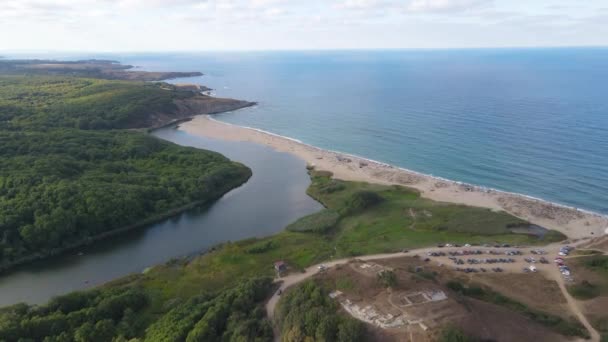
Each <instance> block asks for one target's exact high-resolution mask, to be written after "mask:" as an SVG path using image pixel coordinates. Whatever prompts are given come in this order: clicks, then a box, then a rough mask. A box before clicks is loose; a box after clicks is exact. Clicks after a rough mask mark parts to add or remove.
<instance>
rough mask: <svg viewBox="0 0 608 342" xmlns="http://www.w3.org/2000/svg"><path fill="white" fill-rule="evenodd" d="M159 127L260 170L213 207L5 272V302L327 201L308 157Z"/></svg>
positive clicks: (196, 247) (107, 274)
mask: <svg viewBox="0 0 608 342" xmlns="http://www.w3.org/2000/svg"><path fill="white" fill-rule="evenodd" d="M153 134H154V135H155V136H157V137H159V138H162V139H165V140H168V141H171V142H174V143H177V144H180V145H187V146H194V147H198V148H205V149H209V150H213V151H217V152H219V153H222V154H224V155H225V156H227V157H228V158H230V159H232V160H236V161H239V162H241V163H243V164H245V165H247V166H248V167H250V168H251V169H252V170H253V176H252V177H251V179H250V180H249V181H248V182H247V183H246V184H245V185H243V186H242V187H240V188H238V189H235V190H233V191H231V192H229V193H228V194H226V195H225V196H224V197H222V198H221V199H220V200H218V201H217V202H215V203H214V204H212V205H211V206H209V207H207V208H201V209H196V210H191V211H189V212H186V213H184V214H182V215H179V216H177V217H175V218H172V219H168V220H165V221H162V222H160V223H157V224H154V225H152V226H150V227H148V228H143V229H140V230H137V231H133V232H130V233H127V234H124V235H120V236H117V237H115V238H111V239H109V240H105V241H102V242H96V243H95V245H94V246H88V247H86V248H82V249H80V250H78V251H74V252H72V253H69V254H66V255H63V256H60V257H56V258H51V259H50V260H45V261H40V262H37V263H34V264H30V265H25V266H23V267H19V268H17V269H16V270H14V271H13V272H10V273H5V274H2V275H0V306H4V305H10V304H14V303H18V302H27V303H43V302H45V301H47V300H48V299H50V298H51V297H53V296H56V295H60V294H64V293H67V292H70V291H74V290H81V289H85V288H90V287H94V286H98V285H100V284H103V283H105V282H107V281H109V280H112V279H115V278H118V277H121V276H124V275H127V274H130V273H134V272H141V271H142V270H144V269H145V268H146V267H149V266H152V265H155V264H159V263H162V262H165V261H168V260H170V259H172V258H175V257H181V256H187V255H191V254H195V253H199V252H201V251H204V250H206V249H208V248H209V247H212V246H214V245H216V244H218V243H221V242H225V241H235V240H241V239H245V238H249V237H261V236H266V235H271V234H273V233H276V232H278V231H280V230H282V229H283V228H284V227H285V226H286V225H287V224H289V223H290V222H292V221H294V220H296V219H297V218H299V217H301V216H304V215H307V214H310V213H313V212H315V211H318V210H320V209H321V208H322V206H321V205H320V204H319V203H317V202H316V201H314V200H313V199H312V198H310V197H308V196H307V195H306V193H305V191H306V188H307V187H308V185H309V184H310V179H309V178H308V175H307V174H306V168H305V163H304V161H302V160H299V159H297V158H295V157H294V156H291V155H289V154H286V153H280V152H276V151H274V150H272V149H270V148H268V147H266V146H262V145H256V144H252V143H246V142H227V141H219V140H214V139H207V138H202V137H197V136H193V135H189V134H187V133H185V132H183V131H180V130H177V129H174V128H164V129H161V130H157V131H155V132H154V133H153ZM80 254H81V255H80Z"/></svg>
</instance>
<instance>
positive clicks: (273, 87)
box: [86, 48, 608, 213]
mask: <svg viewBox="0 0 608 342" xmlns="http://www.w3.org/2000/svg"><path fill="white" fill-rule="evenodd" d="M86 57H98V58H99V57H106V58H113V59H118V60H121V61H123V62H126V63H131V64H134V65H138V66H141V67H142V68H143V69H145V70H181V71H201V72H203V73H205V76H203V77H198V78H191V79H184V80H176V81H177V82H197V83H200V84H204V85H207V86H210V87H212V88H214V89H215V92H214V93H215V94H217V95H218V96H230V97H235V98H240V99H247V100H252V101H257V102H259V105H258V106H257V107H255V108H249V109H245V110H241V111H237V112H234V113H227V114H222V115H218V116H217V118H218V119H220V120H222V121H226V122H230V123H234V124H238V125H244V126H250V127H255V128H259V129H263V130H266V131H270V132H273V133H276V134H281V135H285V136H288V137H292V138H295V139H298V140H301V141H303V142H305V143H308V144H311V145H315V146H318V147H322V148H326V149H332V150H338V151H343V152H347V153H351V154H356V155H360V156H363V157H367V158H370V159H375V160H378V161H382V162H386V163H390V164H394V165H396V166H400V167H404V168H408V169H412V170H415V171H419V172H423V173H427V174H432V175H435V176H440V177H444V178H448V179H452V180H457V181H463V182H467V183H472V184H477V185H483V186H487V187H492V188H496V189H500V190H505V191H511V192H518V193H523V194H526V195H530V196H535V197H540V198H543V199H547V200H550V201H554V202H558V203H562V204H567V205H571V206H574V207H578V208H584V209H589V210H593V211H597V212H602V213H608V48H560V49H479V50H477V49H473V50H401V51H339V52H337V51H333V52H331V51H325V52H251V53H244V52H239V53H236V52H235V53H180V54H136V55H109V56H100V55H95V56H90V55H89V56H86Z"/></svg>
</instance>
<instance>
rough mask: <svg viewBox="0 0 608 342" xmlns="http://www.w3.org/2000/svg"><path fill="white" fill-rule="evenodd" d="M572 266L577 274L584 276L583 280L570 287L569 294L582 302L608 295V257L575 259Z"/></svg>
mask: <svg viewBox="0 0 608 342" xmlns="http://www.w3.org/2000/svg"><path fill="white" fill-rule="evenodd" d="M571 266H572V267H573V269H574V272H575V274H582V275H583V276H584V277H585V279H582V280H581V281H580V282H577V283H576V284H573V285H570V286H568V292H570V294H571V295H572V296H573V297H575V298H577V299H581V300H588V299H593V298H596V297H599V296H606V295H608V256H605V255H595V254H593V255H590V256H583V257H579V258H576V259H573V260H572V262H571Z"/></svg>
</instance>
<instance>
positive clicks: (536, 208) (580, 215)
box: [179, 115, 608, 239]
mask: <svg viewBox="0 0 608 342" xmlns="http://www.w3.org/2000/svg"><path fill="white" fill-rule="evenodd" d="M179 128H180V129H182V130H184V131H186V132H188V133H189V134H195V135H202V136H206V137H210V138H216V139H224V140H230V141H248V142H253V143H257V144H263V145H267V146H270V147H272V148H274V149H275V150H277V151H281V152H288V153H291V154H293V155H295V156H297V157H299V158H301V159H303V160H304V161H306V162H307V163H308V164H309V165H312V166H314V167H315V169H317V170H326V171H331V172H332V173H333V174H334V177H335V178H338V179H343V180H349V181H363V182H369V183H379V184H398V185H403V186H407V187H411V188H414V189H417V190H418V191H420V192H421V194H422V196H424V197H426V198H430V199H433V200H436V201H443V202H450V203H458V204H465V205H471V206H477V207H484V208H490V209H493V210H504V211H506V212H508V213H511V214H513V215H515V216H517V217H520V218H523V219H525V220H528V221H530V222H531V223H533V224H536V225H539V226H543V227H546V228H549V229H555V230H557V231H560V232H562V233H564V234H565V235H567V236H568V237H569V238H571V239H581V238H593V237H598V236H602V235H604V234H606V230H607V228H608V217H606V216H603V215H599V214H596V213H592V212H588V211H584V210H579V209H576V208H571V207H567V206H562V205H558V204H555V203H551V202H547V201H544V200H540V199H536V198H532V197H528V196H524V195H520V194H514V193H508V192H502V191H498V190H494V189H488V188H484V187H479V186H474V185H469V184H463V183H459V182H454V181H450V180H446V179H441V178H437V177H433V176H429V175H424V174H421V173H417V172H414V171H410V170H406V169H402V168H398V167H395V166H392V165H387V164H384V163H380V162H375V161H372V160H368V159H365V158H361V157H357V156H352V155H348V154H344V153H338V152H334V151H328V150H323V149H320V148H317V147H314V146H310V145H307V144H304V143H301V142H299V141H297V140H293V139H289V138H286V137H282V136H278V135H274V134H270V133H267V132H263V131H260V130H256V129H251V128H246V127H240V126H236V125H231V124H227V123H222V122H219V121H217V120H213V119H211V118H210V117H208V116H206V115H199V116H197V117H195V118H193V119H192V120H191V121H189V122H185V123H182V124H181V125H180V126H179Z"/></svg>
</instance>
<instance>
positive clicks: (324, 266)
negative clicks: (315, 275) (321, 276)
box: [319, 265, 327, 271]
mask: <svg viewBox="0 0 608 342" xmlns="http://www.w3.org/2000/svg"><path fill="white" fill-rule="evenodd" d="M326 269H327V266H326V265H319V271H325V270H326Z"/></svg>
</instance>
